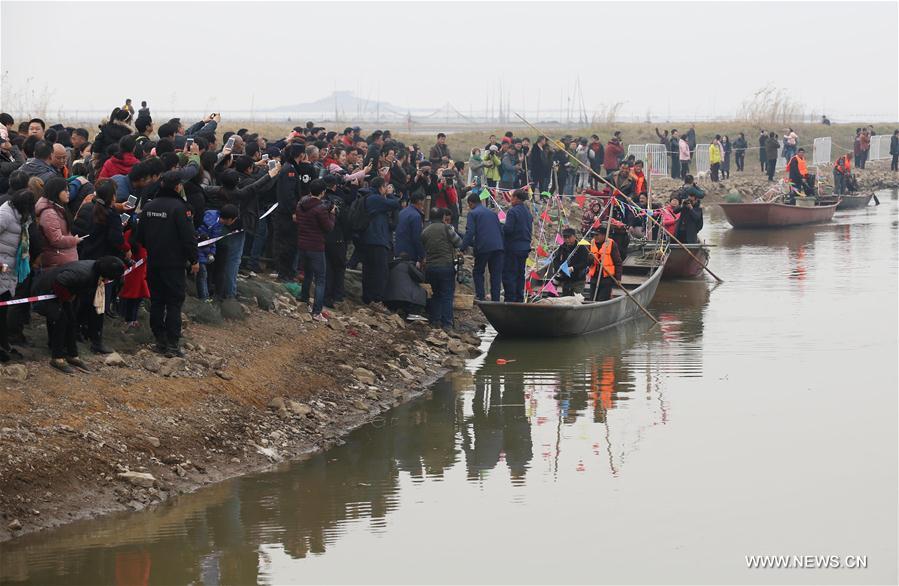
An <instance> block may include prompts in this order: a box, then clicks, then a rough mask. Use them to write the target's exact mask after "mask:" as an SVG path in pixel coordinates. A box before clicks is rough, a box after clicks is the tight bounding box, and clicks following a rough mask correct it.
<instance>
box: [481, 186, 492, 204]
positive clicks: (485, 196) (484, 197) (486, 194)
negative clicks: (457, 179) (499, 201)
mask: <svg viewBox="0 0 899 586" xmlns="http://www.w3.org/2000/svg"><path fill="white" fill-rule="evenodd" d="M480 198H481V200H482V201H483V200H487V199H490V192H489V191H487V188H486V187H485V188H484V190H483V191H481V195H480Z"/></svg>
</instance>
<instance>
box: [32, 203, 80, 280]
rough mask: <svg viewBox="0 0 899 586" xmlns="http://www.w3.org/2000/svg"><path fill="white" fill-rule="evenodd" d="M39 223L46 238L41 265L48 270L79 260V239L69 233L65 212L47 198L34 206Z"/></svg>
mask: <svg viewBox="0 0 899 586" xmlns="http://www.w3.org/2000/svg"><path fill="white" fill-rule="evenodd" d="M34 212H35V214H36V215H37V223H38V226H39V227H40V229H41V234H43V236H44V250H43V251H41V256H40V257H39V261H40V265H41V266H42V267H43V268H45V269H48V268H50V267H58V266H60V265H64V264H68V263H70V262H75V261H76V260H78V248H77V247H78V237H77V236H73V235H72V233H71V232H69V228H68V226H67V225H66V219H65V211H64V210H63V209H62V208H60V207H59V206H58V205H56V204H54V203H52V202H51V201H50V200H48V199H47V198H45V197H42V198H40V199H38V200H37V205H35V206H34Z"/></svg>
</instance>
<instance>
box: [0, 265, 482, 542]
mask: <svg viewBox="0 0 899 586" xmlns="http://www.w3.org/2000/svg"><path fill="white" fill-rule="evenodd" d="M240 288H241V296H242V297H243V298H244V300H254V301H255V302H256V306H255V307H248V306H247V305H246V304H240V303H236V302H232V304H231V306H230V307H229V306H228V305H227V304H226V305H225V306H222V307H219V306H217V305H214V304H201V303H198V302H196V300H193V302H192V303H190V304H188V305H186V307H185V314H186V316H187V318H188V322H187V326H186V331H185V334H186V335H185V339H186V340H187V343H186V344H185V348H186V350H187V355H186V357H185V358H169V359H167V358H162V357H160V356H158V355H156V354H154V353H152V352H151V351H150V350H149V349H148V348H147V343H148V342H149V340H147V339H146V337H147V334H146V333H144V332H140V333H138V334H129V335H125V334H122V335H121V336H118V337H116V338H115V340H114V341H113V342H112V345H113V346H114V347H115V348H116V349H117V350H119V352H117V353H116V354H113V355H110V356H107V357H101V356H93V355H89V354H88V353H87V352H85V353H83V356H84V357H85V359H86V361H87V362H88V364H89V366H90V368H91V371H92V372H90V373H86V374H78V375H77V376H67V375H63V374H61V373H57V372H55V371H52V370H51V369H50V368H48V367H47V365H46V361H45V360H44V357H42V358H40V359H38V358H37V356H34V355H32V356H29V354H36V351H34V350H33V348H36V347H41V344H43V343H44V340H45V337H44V338H43V339H41V338H40V334H41V329H42V326H43V324H42V322H41V323H37V324H35V325H34V326H33V327H32V328H30V329H29V330H28V331H27V333H28V334H29V337H30V338H31V339H32V347H31V348H27V349H25V351H26V362H24V363H23V364H15V365H11V366H6V367H4V368H3V369H0V520H2V523H0V541H4V540H7V539H10V538H14V537H17V536H20V535H24V534H27V533H31V532H34V531H38V530H41V529H46V528H50V527H55V526H59V525H63V524H66V523H70V522H72V521H75V520H79V519H87V518H91V517H95V516H99V515H103V514H108V513H112V512H116V511H127V510H132V511H136V510H141V509H144V508H147V507H152V506H157V505H159V504H161V503H164V502H166V501H168V500H170V499H171V498H172V497H174V496H176V495H178V494H182V493H186V492H191V491H194V490H196V489H198V488H201V487H203V486H205V485H208V484H211V483H215V482H220V481H222V480H226V479H228V478H233V477H236V476H240V475H243V474H248V473H253V472H260V471H264V470H268V469H271V468H272V467H274V466H277V465H278V464H279V463H281V462H288V461H296V460H302V459H305V458H308V457H309V456H310V455H312V454H314V453H317V452H319V451H322V450H326V449H328V448H329V447H331V446H334V445H338V444H340V443H341V442H342V439H341V437H342V436H344V435H345V434H347V433H348V432H350V431H352V430H353V429H355V428H357V427H359V426H361V425H363V424H365V423H367V422H370V421H372V420H373V419H375V418H376V417H378V416H379V415H380V414H382V413H383V412H385V411H387V410H389V409H391V408H393V407H395V406H397V405H400V404H402V403H404V402H407V401H410V400H412V399H414V398H416V397H418V396H420V395H421V394H422V393H424V392H425V391H426V390H427V388H428V387H429V386H430V385H431V384H432V383H433V382H434V381H435V380H436V379H437V378H439V377H440V376H442V375H444V374H445V373H446V372H448V371H450V370H452V369H456V368H461V367H463V366H464V364H465V359H467V358H469V357H473V356H477V355H478V354H479V353H480V351H479V349H478V346H479V344H480V338H479V337H478V335H477V334H478V332H479V331H480V329H481V328H482V324H483V318H482V317H481V315H480V313H479V312H477V311H476V310H468V311H458V312H457V330H456V331H455V332H454V333H452V334H451V335H450V334H447V333H445V332H444V331H442V330H435V329H432V328H430V327H428V326H427V325H426V323H424V322H413V323H408V322H406V321H405V320H403V319H402V318H400V317H399V316H398V315H396V314H390V313H381V312H376V311H373V310H371V309H369V308H366V307H362V306H359V305H355V304H353V303H342V304H340V306H339V307H338V308H337V309H336V310H335V311H334V313H333V315H332V319H331V320H330V322H329V323H327V324H320V323H318V322H313V321H312V320H311V317H310V316H309V314H308V311H307V309H306V305H305V304H304V303H302V302H298V301H296V300H295V299H294V298H293V297H292V296H290V295H288V294H286V293H285V292H284V290H283V285H280V284H278V283H275V282H272V281H267V280H265V279H247V280H242V281H241V286H240ZM263 308H264V309H263ZM222 315H225V316H228V315H230V317H231V319H226V320H223V319H222ZM36 321H37V320H36ZM113 323H117V322H113ZM111 325H112V324H109V323H108V324H107V328H110V326H111ZM44 354H45V353H44ZM29 358H30V359H31V360H27V359H29Z"/></svg>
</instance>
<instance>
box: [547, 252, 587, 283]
mask: <svg viewBox="0 0 899 586" xmlns="http://www.w3.org/2000/svg"><path fill="white" fill-rule="evenodd" d="M572 252H573V254H572ZM566 260H567V261H568V266H569V267H570V268H571V275H570V276H569V275H568V273H565V272H562V271H560V270H559V267H561V266H562V263H563V262H565V261H566ZM592 262H593V259H592V258H590V250H589V249H588V248H587V247H586V246H578V244H577V243H575V244H574V245H573V246H570V245H568V244H563V245H562V246H560V247H559V248H557V249H556V252H555V253H553V259H552V270H553V272H555V273H558V274H557V276H558V277H559V278H560V279H562V280H572V281H583V280H584V277H585V276H586V274H587V269H588V268H590V264H591V263H592Z"/></svg>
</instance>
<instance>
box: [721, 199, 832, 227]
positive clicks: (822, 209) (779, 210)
mask: <svg viewBox="0 0 899 586" xmlns="http://www.w3.org/2000/svg"><path fill="white" fill-rule="evenodd" d="M718 205H719V206H721V209H722V210H723V211H724V215H725V216H726V217H727V221H728V222H730V225H731V226H733V227H734V228H782V227H784V226H801V225H803V224H817V223H820V222H829V221H830V220H831V219H832V218H833V213H834V212H835V211H836V210H837V204H836V203H832V204H827V205H816V206H802V205H792V206H791V205H786V204H782V203H763V202H759V203H719V204H718Z"/></svg>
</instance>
